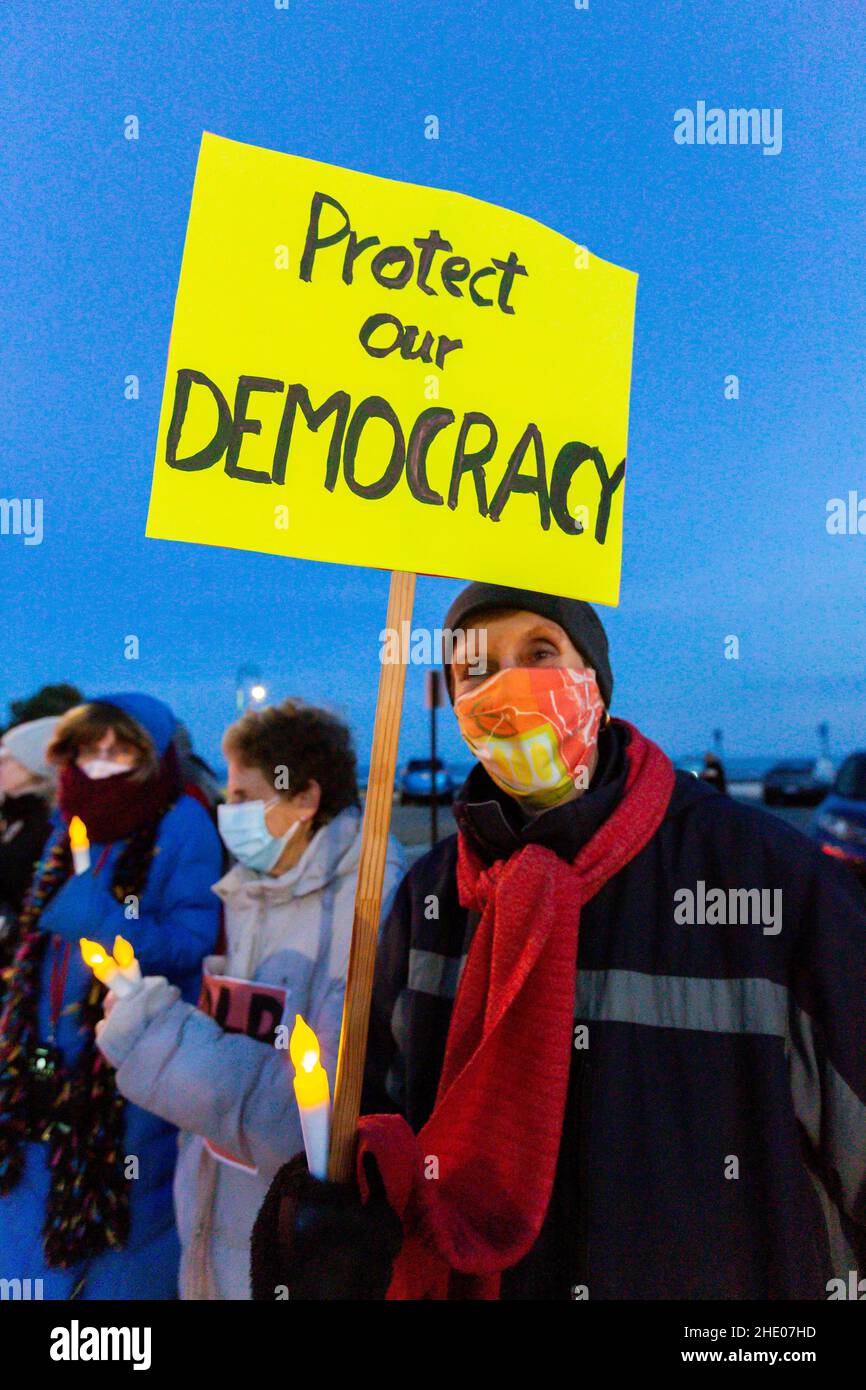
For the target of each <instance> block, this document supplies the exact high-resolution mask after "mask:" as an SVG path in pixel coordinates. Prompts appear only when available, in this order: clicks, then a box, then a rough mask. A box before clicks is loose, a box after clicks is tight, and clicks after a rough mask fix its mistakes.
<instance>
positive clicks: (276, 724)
mask: <svg viewBox="0 0 866 1390" xmlns="http://www.w3.org/2000/svg"><path fill="white" fill-rule="evenodd" d="M223 752H224V753H225V754H226V756H227V757H235V758H237V759H238V761H239V762H241V763H243V764H244V765H245V766H246V767H254V768H258V770H259V771H260V772H261V773H262V775H263V776H264V777H266V778H267V780H268V781H269V782H272V783H274V784H276V781H277V780H278V777H279V774H280V772H281V771H282V770H285V774H286V775H287V776H288V787H285V786H279V787H277V786H276V785H275V786H274V790H275V791H276V792H277V793H278V795H281V796H285V797H286V798H287V799H288V798H289V797H293V796H297V795H298V793H299V792H302V791H306V789H307V787H308V786H309V785H310V783H311V782H316V783H318V786H319V789H320V791H321V800H320V801H319V809H318V811H317V812H316V814H315V816H314V817H313V821H312V827H311V828H312V830H313V832H315V831H316V830H318V829H319V828H320V826H323V825H326V824H327V823H328V821H330V820H333V819H334V817H335V816H336V815H339V813H340V811H344V810H345V809H346V807H347V806H359V805H360V802H359V798H358V774H357V761H356V758H355V750H354V748H353V746H352V736H351V734H350V733H349V730H348V729H347V728H346V726H345V724H343V723H342V722H341V721H340V720H339V719H337V717H336V716H335V715H333V714H330V713H329V711H328V710H324V709H319V708H317V707H316V706H315V705H305V704H303V703H302V702H301V701H300V700H283V702H282V703H281V704H279V705H268V706H266V707H265V708H264V709H251V710H247V712H246V714H244V715H242V716H241V718H240V719H239V720H238V721H237V722H236V723H235V724H231V725H230V726H229V728H228V729H226V732H225V734H224V735H223Z"/></svg>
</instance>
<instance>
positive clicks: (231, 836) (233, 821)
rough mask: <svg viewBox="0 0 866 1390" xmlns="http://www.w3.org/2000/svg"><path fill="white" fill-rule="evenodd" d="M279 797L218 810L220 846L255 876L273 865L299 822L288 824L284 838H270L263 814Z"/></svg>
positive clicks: (278, 836)
mask: <svg viewBox="0 0 866 1390" xmlns="http://www.w3.org/2000/svg"><path fill="white" fill-rule="evenodd" d="M279 799H280V798H279V797H278V796H275V797H273V798H272V799H271V800H270V801H267V802H265V801H240V802H238V803H237V804H236V805H234V806H218V807H217V824H218V826H219V832H220V835H221V836H222V839H223V844H224V845H225V847H226V849H227V850H228V851H229V853H230V854H233V855H234V857H235V859H237V861H238V863H239V864H243V865H244V866H245V867H246V868H247V869H255V870H256V871H257V872H258V873H261V874H266V873H268V872H269V871H270V870H271V869H272V868H273V867H274V865H275V864H276V862H277V860H278V859H279V857H280V855H281V854H282V852H283V850H284V849H285V847H286V845H287V844H288V843H289V840H290V839H291V838H292V836H293V835H294V833H295V831H296V830H297V828H298V826H299V825H300V823H301V822H300V821H297V820H296V821H295V823H294V825H290V826H289V828H288V830H287V831H286V833H285V835H272V834H271V832H270V830H268V827H267V823H266V821H265V812H266V811H267V810H269V809H270V807H271V806H276V804H277V802H278V801H279Z"/></svg>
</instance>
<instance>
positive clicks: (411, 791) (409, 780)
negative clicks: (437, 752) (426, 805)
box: [397, 758, 455, 806]
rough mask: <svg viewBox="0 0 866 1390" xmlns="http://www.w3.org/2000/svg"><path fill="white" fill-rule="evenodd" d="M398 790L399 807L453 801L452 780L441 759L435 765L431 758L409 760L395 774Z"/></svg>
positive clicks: (437, 759)
mask: <svg viewBox="0 0 866 1390" xmlns="http://www.w3.org/2000/svg"><path fill="white" fill-rule="evenodd" d="M397 785H398V787H399V789H400V805H401V806H409V805H411V804H412V803H413V802H419V801H420V802H423V801H432V800H433V798H434V796H435V798H436V800H437V801H444V802H451V801H453V800H454V792H455V786H454V780H453V778H452V776H451V773H450V772H449V771H448V769H447V767H446V766H445V764H444V763H443V761H442V759H441V758H436V760H435V765H434V762H433V760H432V759H431V758H410V759H409V761H408V763H407V764H406V766H405V767H401V768H400V771H399V773H398V774H397Z"/></svg>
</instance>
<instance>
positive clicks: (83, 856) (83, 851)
mask: <svg viewBox="0 0 866 1390" xmlns="http://www.w3.org/2000/svg"><path fill="white" fill-rule="evenodd" d="M69 846H70V848H71V850H72V867H73V869H74V870H75V872H76V874H86V873H87V870H88V869H89V868H90V841H89V839H88V838H87V827H86V826H85V824H84V821H83V820H82V819H81V818H80V816H73V817H72V820H71V821H70V822H69Z"/></svg>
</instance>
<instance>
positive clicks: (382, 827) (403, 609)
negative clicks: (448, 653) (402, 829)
mask: <svg viewBox="0 0 866 1390" xmlns="http://www.w3.org/2000/svg"><path fill="white" fill-rule="evenodd" d="M414 596H415V575H414V574H409V573H406V572H404V571H403V570H393V571H392V574H391V588H390V591H389V594H388V616H387V619H386V625H387V627H388V629H389V630H390V631H391V632H397V633H402V631H403V628H402V626H401V624H402V623H403V622H404V621H406V622H408V623H409V624H410V625H411V621H412V601H413V599H414ZM405 682H406V666H405V662H403V661H402V660H401V661H395V662H386V663H383V665H382V667H381V670H380V672H379V694H378V698H377V700H376V722H375V724H374V726H373V749H372V753H371V755H370V776H369V779H368V781H367V797H366V802H365V805H364V824H363V828H362V830H361V854H360V863H359V865H358V886H357V889H356V890H355V917H354V921H353V924H352V946H351V951H350V954H349V971H348V975H347V977H346V996H345V999H344V1002H343V1026H342V1029H341V1031H340V1051H339V1054H338V1057H337V1083H336V1088H335V1094H334V1113H333V1115H332V1117H331V1149H330V1155H329V1158H328V1179H329V1181H330V1182H349V1181H351V1179H352V1177H353V1173H354V1166H355V1141H356V1136H357V1128H358V1113H359V1110H360V1107H361V1086H362V1083H363V1079H364V1062H365V1058H366V1053H367V1028H368V1025H369V1022H370V999H371V996H372V993H373V973H374V970H375V965H376V944H377V940H378V936H379V918H380V915H381V911H382V882H383V879H384V876H385V851H386V847H387V842H388V831H389V829H390V826H391V807H392V805H393V801H394V772H395V770H396V767H397V742H398V739H399V737H400V715H401V713H402V709H403V687H404V685H405Z"/></svg>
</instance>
